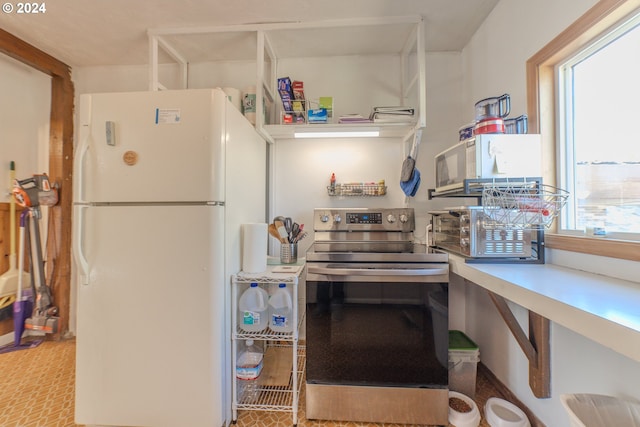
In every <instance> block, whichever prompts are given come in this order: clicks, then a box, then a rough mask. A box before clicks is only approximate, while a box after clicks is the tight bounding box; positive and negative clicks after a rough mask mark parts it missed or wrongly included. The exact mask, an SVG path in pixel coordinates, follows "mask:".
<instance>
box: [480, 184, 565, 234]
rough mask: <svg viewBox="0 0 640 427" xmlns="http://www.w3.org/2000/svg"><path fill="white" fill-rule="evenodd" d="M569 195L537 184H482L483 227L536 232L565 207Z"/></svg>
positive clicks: (548, 223)
mask: <svg viewBox="0 0 640 427" xmlns="http://www.w3.org/2000/svg"><path fill="white" fill-rule="evenodd" d="M568 197H569V192H567V191H565V190H562V189H560V188H557V187H553V186H551V185H545V184H539V183H537V182H527V181H522V182H492V183H487V184H484V186H483V190H482V206H483V211H484V214H485V215H486V217H487V220H486V222H485V225H486V226H490V227H496V228H506V227H509V228H520V229H527V230H538V229H542V228H543V227H544V228H548V227H550V226H551V223H552V222H553V220H554V219H555V218H556V217H557V216H558V215H559V214H560V211H561V210H562V208H563V207H564V205H565V204H566V203H567V198H568Z"/></svg>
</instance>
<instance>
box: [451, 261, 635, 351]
mask: <svg viewBox="0 0 640 427" xmlns="http://www.w3.org/2000/svg"><path fill="white" fill-rule="evenodd" d="M449 261H450V264H451V272H452V273H455V274H457V275H459V276H461V277H463V278H465V279H467V280H469V281H471V282H473V283H475V284H477V285H479V286H481V287H483V288H485V289H487V290H489V291H491V292H494V293H496V294H498V295H501V296H503V297H504V298H506V299H508V300H510V301H512V302H514V303H516V304H518V305H520V306H522V307H524V308H526V309H528V310H531V311H533V312H535V313H538V314H539V315H541V316H544V317H546V318H547V319H549V320H551V321H552V322H555V323H557V324H559V325H562V326H564V327H566V328H568V329H571V330H573V331H575V332H577V333H579V334H581V335H584V336H585V337H587V338H590V339H592V340H594V341H596V342H598V343H600V344H601V345H604V346H606V347H608V348H611V349H612V350H615V351H617V352H619V353H621V354H623V355H625V356H627V357H629V358H631V359H633V360H635V361H638V362H640V283H636V282H631V281H626V280H620V279H615V278H611V277H606V276H602V275H598V274H593V273H587V272H584V271H580V270H574V269H571V268H566V267H560V266H557V265H550V264H544V265H539V264H537V265H532V264H468V263H465V262H464V258H462V257H460V256H457V255H453V254H450V255H449Z"/></svg>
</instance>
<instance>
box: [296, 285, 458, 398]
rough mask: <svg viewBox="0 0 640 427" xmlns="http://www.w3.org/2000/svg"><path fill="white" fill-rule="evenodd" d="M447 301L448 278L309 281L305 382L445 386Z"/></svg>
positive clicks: (446, 383) (446, 377)
mask: <svg viewBox="0 0 640 427" xmlns="http://www.w3.org/2000/svg"><path fill="white" fill-rule="evenodd" d="M438 296H439V298H438ZM446 305H447V284H446V283H368V282H355V283H354V282H325V281H322V282H316V281H308V282H307V382H309V383H314V384H338V385H359V386H363V385H367V386H402V387H407V386H408V387H426V388H444V387H447V385H448V370H447V367H446V365H447V355H448V321H447V307H446ZM437 349H438V350H439V351H437ZM437 353H439V356H438V355H437ZM438 359H440V360H441V361H442V362H440V361H439V360H438Z"/></svg>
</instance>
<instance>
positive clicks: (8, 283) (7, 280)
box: [0, 161, 29, 298]
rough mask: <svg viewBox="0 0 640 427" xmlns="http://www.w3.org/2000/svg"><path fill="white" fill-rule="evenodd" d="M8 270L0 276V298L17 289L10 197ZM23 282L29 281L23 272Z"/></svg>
mask: <svg viewBox="0 0 640 427" xmlns="http://www.w3.org/2000/svg"><path fill="white" fill-rule="evenodd" d="M15 174H16V168H15V162H13V161H12V162H11V164H10V177H11V182H12V183H13V181H14V180H15ZM9 224H10V225H9V231H10V234H9V245H10V248H9V249H10V253H9V270H7V271H6V272H4V273H3V274H2V275H0V298H2V297H5V296H8V295H15V294H16V290H17V289H18V271H19V270H18V267H17V266H16V201H15V199H14V198H13V196H11V199H10V201H9ZM22 274H23V280H27V282H28V281H29V275H28V273H25V272H23V273H22Z"/></svg>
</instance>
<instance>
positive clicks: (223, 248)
mask: <svg viewBox="0 0 640 427" xmlns="http://www.w3.org/2000/svg"><path fill="white" fill-rule="evenodd" d="M74 167H75V176H74V225H73V248H74V257H75V260H76V265H77V276H76V277H77V283H78V284H77V287H78V289H77V296H78V299H77V305H78V306H77V339H76V349H77V350H76V351H77V358H76V366H77V367H76V408H75V411H76V412H75V421H76V423H78V424H87V425H94V424H95V425H114V426H153V427H164V426H166V427H189V426H194V427H196V426H198V427H199V426H216V427H217V426H221V425H223V423H225V422H226V420H227V419H230V417H231V404H230V396H231V378H230V372H231V363H230V362H231V361H230V357H231V350H230V340H229V333H228V331H229V330H230V326H229V319H230V317H231V316H230V311H229V310H230V275H231V274H233V273H235V272H237V271H239V270H240V266H241V262H240V254H241V247H240V246H241V236H240V233H241V231H240V230H241V224H242V223H249V222H265V219H266V195H265V192H266V191H265V188H266V185H265V177H266V143H265V141H264V140H263V139H262V138H261V137H260V136H259V135H258V134H257V133H256V131H255V129H254V128H253V126H251V125H250V124H249V122H248V121H247V120H246V119H245V118H244V117H243V116H242V115H241V113H240V112H239V111H238V110H237V109H236V108H235V107H234V106H233V105H232V104H231V103H230V102H229V101H228V100H227V99H226V97H225V94H224V93H223V92H222V91H221V90H219V89H206V90H184V91H161V92H136V93H107V94H93V95H83V96H81V99H80V138H79V142H78V147H77V149H76V155H75V165H74Z"/></svg>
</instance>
